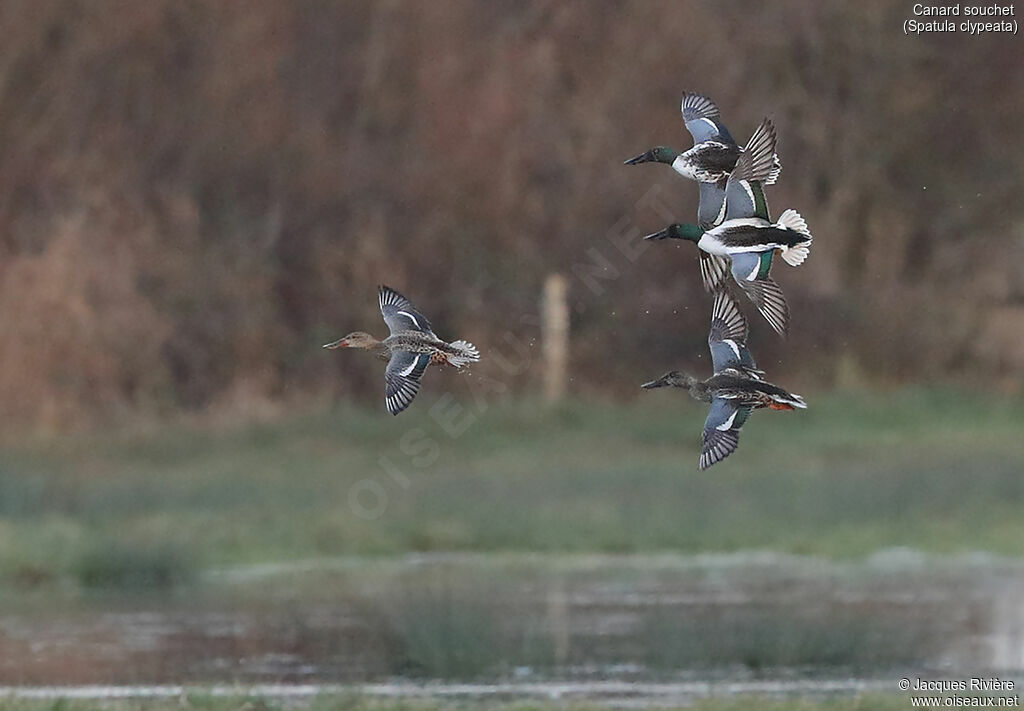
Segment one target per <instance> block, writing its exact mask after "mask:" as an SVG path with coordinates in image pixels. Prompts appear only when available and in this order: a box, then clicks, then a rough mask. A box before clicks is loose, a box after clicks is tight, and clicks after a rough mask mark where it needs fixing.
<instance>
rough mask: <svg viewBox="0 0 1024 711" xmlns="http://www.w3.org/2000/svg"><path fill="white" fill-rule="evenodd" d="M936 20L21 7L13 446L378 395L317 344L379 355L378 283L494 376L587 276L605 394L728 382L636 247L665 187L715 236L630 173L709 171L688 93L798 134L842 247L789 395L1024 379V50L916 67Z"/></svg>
mask: <svg viewBox="0 0 1024 711" xmlns="http://www.w3.org/2000/svg"><path fill="white" fill-rule="evenodd" d="M909 7H910V5H909V3H902V2H868V3H841V4H840V3H815V4H808V3H804V2H773V3H764V4H760V5H757V6H754V5H752V4H749V3H741V2H737V1H726V2H717V1H716V2H712V1H710V0H708V1H707V2H664V3H662V2H635V3H628V2H588V3H566V2H560V1H554V0H536V1H532V2H476V3H473V2H456V1H454V0H444V1H442V2H434V3H427V2H412V1H406V2H400V1H397V0H380V1H378V2H337V3H334V2H326V1H322V0H306V1H302V2H276V1H271V0H250V1H248V2H244V3H233V2H200V1H190V2H182V1H181V0H147V1H146V2H138V1H128V0H123V1H117V0H108V1H101V2H87V1H85V0H53V1H49V2H47V1H44V2H39V1H37V0H7V1H6V2H4V3H2V4H0V26H2V27H4V42H3V45H2V47H0V323H2V324H3V327H2V329H0V419H2V420H3V421H4V422H5V423H6V424H7V425H8V426H29V427H38V426H43V427H47V428H65V427H69V426H74V425H77V424H79V423H88V422H94V421H96V420H97V419H98V418H107V417H110V416H118V415H119V414H124V413H136V412H147V413H166V412H172V411H176V410H179V409H181V408H185V409H193V410H194V409H205V408H210V407H217V406H223V407H226V408H228V409H231V408H232V407H237V406H239V405H241V406H242V407H244V408H246V409H248V408H252V407H254V406H256V405H257V404H261V403H262V404H265V405H267V406H271V405H272V404H273V403H281V402H294V401H297V400H302V399H304V398H308V397H310V396H313V395H315V394H318V393H319V394H321V395H323V394H325V393H326V394H335V393H339V392H345V393H350V392H359V393H362V394H365V395H366V396H367V397H372V398H374V399H376V398H379V393H378V389H379V380H380V373H379V372H378V370H379V368H378V366H377V364H376V363H371V362H370V359H357V358H355V357H352V358H342V357H340V356H338V357H335V356H336V355H337V354H330V355H329V356H328V355H326V354H324V353H322V352H321V351H320V350H319V349H318V345H319V343H322V342H324V341H325V340H326V339H327V338H329V337H334V336H337V335H339V333H341V332H345V331H347V330H352V329H354V328H368V329H371V330H374V331H376V332H378V333H379V332H381V331H382V330H383V325H382V324H380V323H379V316H378V315H377V314H376V303H375V294H374V285H375V284H376V283H378V282H386V283H389V284H392V285H393V286H395V287H397V288H399V289H400V290H402V291H405V292H406V293H407V294H408V295H409V296H411V297H412V298H413V299H414V300H415V301H417V302H418V303H419V304H420V306H421V308H423V310H424V311H426V312H427V313H428V314H430V315H431V317H432V319H433V320H434V322H435V324H437V325H438V327H439V330H440V331H441V335H442V336H445V335H447V336H450V337H451V338H455V337H457V336H459V337H465V338H469V339H471V340H473V341H474V342H475V343H477V344H478V345H479V346H480V347H481V349H482V350H484V351H485V352H486V351H488V350H491V351H492V352H493V351H494V350H495V349H500V348H501V346H500V345H498V344H500V343H502V336H503V335H504V334H505V333H506V332H508V331H509V330H511V331H513V332H515V333H517V334H518V335H519V337H520V338H521V339H522V340H523V341H529V340H530V339H531V338H534V337H535V336H536V332H535V329H534V328H533V327H532V326H530V325H529V324H525V323H523V322H521V320H520V317H521V316H522V315H524V314H534V313H535V312H536V310H537V301H538V298H539V294H540V285H541V283H542V281H543V279H544V277H545V276H546V275H547V274H548V273H549V272H551V271H556V270H560V271H564V272H566V273H567V274H570V275H576V277H575V278H574V279H573V282H572V294H573V303H574V306H575V307H576V313H575V315H574V343H573V347H574V353H573V363H574V369H575V373H576V376H575V380H574V387H575V388H576V389H577V390H591V391H596V390H603V389H613V390H624V389H626V388H633V387H635V385H636V383H638V382H640V381H642V380H644V379H645V378H646V377H647V376H649V375H650V374H651V373H654V372H658V370H659V368H663V367H665V366H669V365H685V364H690V365H694V366H696V367H700V366H701V365H702V363H703V360H701V359H700V357H699V356H700V354H702V353H703V348H704V346H703V342H704V339H705V337H706V326H705V324H706V319H707V308H706V305H707V300H706V297H704V296H703V295H702V293H701V291H700V286H699V279H698V278H697V269H696V261H695V259H696V258H695V255H694V254H693V251H692V246H691V245H682V246H681V247H679V248H678V249H676V248H675V247H674V246H670V245H665V244H661V245H653V246H650V248H649V249H647V250H645V251H643V252H642V253H641V254H639V255H638V256H637V255H635V254H634V255H633V258H631V257H630V256H627V254H624V252H623V250H622V249H620V248H619V247H617V246H616V243H615V241H614V240H610V239H609V236H610V235H616V234H619V235H625V237H624V240H623V241H622V244H628V245H632V244H635V242H636V241H637V240H639V236H640V235H641V234H643V232H644V231H647V230H648V229H649V230H654V229H658V228H660V227H662V226H663V222H664V220H663V218H662V217H661V216H660V215H659V214H658V212H657V211H655V210H653V209H651V208H649V207H646V206H645V205H644V204H643V203H641V204H640V205H639V206H638V201H640V200H641V198H642V197H643V196H644V195H646V194H648V191H650V190H651V188H652V186H657V187H658V189H659V193H658V196H659V205H661V206H662V207H664V206H665V205H668V206H670V210H671V211H672V212H673V213H674V214H677V216H678V218H679V219H686V220H688V219H692V218H691V216H692V215H694V214H695V211H696V195H697V191H696V188H695V187H694V186H693V185H691V184H687V183H685V182H684V181H682V180H681V179H678V178H677V177H676V176H674V175H673V174H671V172H670V171H669V170H668V169H667V168H664V167H662V166H657V167H654V166H641V167H636V168H630V167H623V166H622V165H621V162H622V160H623V159H624V158H627V157H629V156H631V155H633V154H635V153H637V152H639V151H641V150H644V149H646V148H648V147H650V146H652V145H655V144H658V143H664V144H670V145H677V146H680V147H686V146H688V145H689V141H690V139H689V136H688V134H686V133H685V132H684V130H683V127H682V123H681V121H680V118H679V114H678V109H677V107H678V100H679V96H680V94H681V92H682V91H683V90H684V89H691V90H698V91H703V92H706V93H708V94H710V95H711V96H712V97H714V98H715V100H716V101H717V102H718V103H719V105H720V106H721V107H722V110H723V114H724V118H725V120H726V122H727V123H728V124H729V126H730V127H731V129H732V131H733V133H734V134H735V135H736V136H737V138H738V139H740V140H742V139H743V138H745V136H746V135H747V134H748V133H749V132H750V130H751V129H752V128H753V127H754V126H755V125H756V123H757V121H758V120H759V119H760V117H761V116H763V115H769V116H771V117H773V118H774V119H775V122H776V124H777V125H778V126H779V129H780V135H781V145H780V152H781V155H782V159H783V174H782V179H781V181H780V184H779V185H778V186H776V187H775V188H774V189H772V191H771V193H770V195H769V199H770V200H771V201H772V205H773V207H774V208H775V212H776V213H777V212H779V211H781V209H782V208H784V207H788V206H794V207H797V208H798V209H799V210H800V211H801V212H802V213H803V214H804V215H805V217H806V218H807V220H808V222H809V224H810V225H811V227H812V229H813V231H814V234H815V237H816V240H815V243H814V250H813V251H812V255H811V259H810V260H809V262H808V263H807V264H806V265H805V266H804V267H802V268H801V269H799V270H788V269H787V268H786V267H785V266H784V265H783V266H781V267H780V269H779V271H780V272H781V273H780V274H779V280H780V281H781V282H782V283H783V285H784V287H785V288H786V290H787V294H788V295H789V298H790V301H791V305H792V308H793V311H794V329H793V336H792V338H791V340H790V341H789V342H788V343H786V344H783V343H781V342H779V341H778V340H777V339H775V338H774V337H773V336H772V335H771V334H770V332H768V330H767V329H765V328H763V327H762V326H761V324H759V323H757V322H755V329H756V330H755V332H754V334H753V338H754V339H755V341H754V343H753V346H754V349H755V353H757V354H758V355H759V357H760V359H761V361H762V364H764V365H766V366H767V367H768V368H769V369H770V370H772V372H773V373H778V374H779V376H780V378H782V377H788V378H790V381H791V382H792V381H794V380H795V381H796V382H797V384H799V383H801V382H803V383H810V382H816V383H819V384H822V385H829V384H832V383H835V382H837V381H841V380H842V379H844V378H847V377H850V376H849V374H851V373H853V374H855V377H857V378H864V377H868V378H871V379H876V380H884V381H892V380H903V379H911V380H922V379H937V378H947V377H969V378H971V379H974V380H976V381H978V382H988V381H991V382H993V383H996V384H999V385H1003V386H1005V385H1007V384H1010V385H1013V384H1016V383H1019V382H1020V381H1021V373H1022V372H1024V335H1022V334H1024V281H1022V280H1021V279H1020V277H1019V273H1020V265H1021V264H1024V210H1022V207H1021V200H1020V198H1019V195H1018V193H1019V190H1020V186H1021V183H1022V180H1021V178H1022V174H1021V173H1022V165H1024V160H1022V158H1024V140H1022V139H1024V136H1022V128H1021V126H1022V123H1021V121H1020V117H1021V116H1022V115H1024V74H1022V73H1021V71H1020V67H1021V66H1024V50H1022V45H1021V44H1020V42H1019V40H1018V39H1017V38H1015V37H1012V36H1009V37H1001V36H987V37H969V36H966V35H963V36H957V35H941V36H934V37H921V38H914V37H905V36H904V35H903V34H902V31H901V25H902V21H903V19H904V15H905V14H906V13H907V12H909ZM588 249H589V250H591V251H589V252H588ZM625 252H627V253H630V254H632V252H631V251H630V250H629V249H626V250H625ZM581 264H582V265H588V264H589V265H593V264H598V265H604V266H607V267H608V271H603V272H602V274H603V275H610V274H618V278H614V279H600V280H598V281H597V282H596V283H598V284H599V288H597V289H596V290H592V289H590V288H588V286H587V285H586V283H587V280H586V279H585V278H581V277H580V276H579V275H580V274H587V273H590V272H588V270H587V269H586V268H584V269H581V268H580V266H579V265H581ZM574 267H575V269H574ZM591 271H592V269H591ZM591 281H593V279H591ZM597 292H600V293H597ZM685 306H688V307H689V308H684V307H685ZM993 374H995V375H993ZM341 376H344V377H341ZM535 381H536V374H535V373H533V372H531V371H530V370H526V371H525V372H523V373H521V374H519V375H517V376H515V377H510V378H508V380H507V384H509V385H513V386H514V387H515V388H518V389H525V388H529V387H532V386H533V385H534V383H535Z"/></svg>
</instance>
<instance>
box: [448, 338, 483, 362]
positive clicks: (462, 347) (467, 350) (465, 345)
mask: <svg viewBox="0 0 1024 711" xmlns="http://www.w3.org/2000/svg"><path fill="white" fill-rule="evenodd" d="M448 345H449V346H450V347H451V348H453V349H455V350H456V351H458V353H448V354H447V356H448V363H449V364H450V365H454V366H455V367H456V368H461V367H462V366H464V365H469V364H470V363H475V362H477V361H478V360H480V351H478V350H477V349H476V346H474V345H473V344H472V343H470V342H469V341H452V342H451V343H449V344H448Z"/></svg>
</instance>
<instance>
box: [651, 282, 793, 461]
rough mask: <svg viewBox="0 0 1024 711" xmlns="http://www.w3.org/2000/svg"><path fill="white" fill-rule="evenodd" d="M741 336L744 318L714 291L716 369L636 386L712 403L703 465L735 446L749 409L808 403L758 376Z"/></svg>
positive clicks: (790, 407)
mask: <svg viewBox="0 0 1024 711" xmlns="http://www.w3.org/2000/svg"><path fill="white" fill-rule="evenodd" d="M746 338H747V322H746V319H744V318H743V314H742V312H741V311H740V309H739V307H738V306H737V305H736V302H735V300H733V298H732V297H731V296H729V294H728V292H727V291H725V290H724V289H722V290H719V291H718V292H716V294H715V304H714V307H713V309H712V313H711V330H710V332H709V333H708V348H709V349H710V351H711V361H712V364H713V365H714V369H715V374H714V375H712V376H711V377H710V378H708V379H707V380H700V379H698V378H695V377H694V376H692V375H684V374H681V373H680V372H679V371H677V370H673V371H671V372H668V373H666V374H665V375H663V376H661V377H660V378H658V379H657V380H652V381H651V382H649V383H644V384H643V385H642V386H641V387H643V388H644V389H647V390H650V389H652V388H661V387H665V386H673V387H677V388H686V389H687V390H689V391H690V395H692V396H693V397H694V398H695V399H697V400H700V401H701V402H709V403H711V411H710V412H709V413H708V417H707V419H706V420H705V421H704V434H703V438H702V440H703V444H702V446H701V453H700V468H701V469H702V470H703V469H707V468H708V467H710V466H711V465H712V464H715V463H716V462H720V461H721V460H723V459H725V458H726V457H728V456H729V455H730V454H732V453H733V452H734V451H735V450H736V448H737V447H738V446H739V437H740V430H741V429H742V427H743V425H744V423H746V421H747V418H748V417H749V416H750V413H751V411H753V410H756V409H759V408H764V407H767V408H771V409H773V410H793V409H795V408H801V409H804V408H806V407H807V404H806V403H805V402H804V400H803V398H802V397H800V396H799V395H793V394H792V393H788V392H786V391H785V390H783V389H782V388H780V387H778V386H776V385H773V384H771V383H769V382H767V381H766V380H764V379H763V375H764V372H763V371H761V370H758V368H757V365H756V364H755V363H754V358H753V356H752V355H751V353H750V350H749V349H748V348H747V343H746Z"/></svg>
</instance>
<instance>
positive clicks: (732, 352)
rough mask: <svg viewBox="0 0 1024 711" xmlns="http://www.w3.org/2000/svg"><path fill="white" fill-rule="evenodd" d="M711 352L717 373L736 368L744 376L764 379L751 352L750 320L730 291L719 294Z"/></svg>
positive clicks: (714, 314)
mask: <svg viewBox="0 0 1024 711" xmlns="http://www.w3.org/2000/svg"><path fill="white" fill-rule="evenodd" d="M708 349H709V350H710V351H711V363H712V365H713V367H714V369H715V373H720V372H722V371H723V370H725V369H727V368H733V369H735V370H738V371H740V372H741V373H742V374H744V375H747V376H750V377H753V378H756V379H760V376H761V371H759V370H758V369H757V363H755V362H754V356H753V355H751V353H750V349H749V348H747V319H746V318H744V316H743V312H742V311H740V307H739V304H737V303H736V300H735V299H734V298H732V295H731V294H730V293H729V292H728V291H727V290H726V289H719V290H718V291H717V292H715V301H714V305H713V306H712V308H711V329H710V330H709V331H708Z"/></svg>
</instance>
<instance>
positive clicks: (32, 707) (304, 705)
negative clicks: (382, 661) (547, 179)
mask: <svg viewBox="0 0 1024 711" xmlns="http://www.w3.org/2000/svg"><path fill="white" fill-rule="evenodd" d="M295 708H299V709H309V710H310V711H475V710H481V711H482V710H484V709H491V710H493V709H501V711H605V710H606V709H608V708H609V706H607V705H594V704H585V703H558V702H555V703H540V702H534V703H522V702H518V703H507V702H496V701H490V702H481V701H470V702H466V701H462V702H453V703H447V704H441V703H438V702H431V701H401V702H395V701H376V700H373V699H365V698H361V697H359V696H331V695H325V696H321V697H318V698H315V699H312V700H309V701H298V702H296V701H289V702H287V703H282V702H281V701H277V700H273V699H264V698H259V697H238V698H214V697H209V696H204V695H202V694H201V693H194V694H190V695H188V696H186V697H184V698H182V699H173V700H119V701H105V702H95V701H63V700H61V701H0V711H92V710H93V709H96V710H100V709H102V710H103V711H181V709H197V710H206V711H278V710H279V709H280V710H282V711H283V710H284V709H295ZM611 708H614V706H612V707H611ZM630 708H634V707H633V706H630ZM658 708H659V709H664V711H683V708H685V709H686V711H749V710H750V709H758V711H904V710H905V709H908V708H910V702H909V701H908V700H907V699H906V698H905V697H901V696H879V695H869V696H858V697H851V698H838V699H829V700H825V701H816V700H811V699H794V700H788V701H777V700H771V699H764V698H760V697H755V696H736V697H731V698H729V699H709V700H701V701H696V702H694V703H693V705H690V706H686V707H671V706H669V707H662V706H658Z"/></svg>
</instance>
